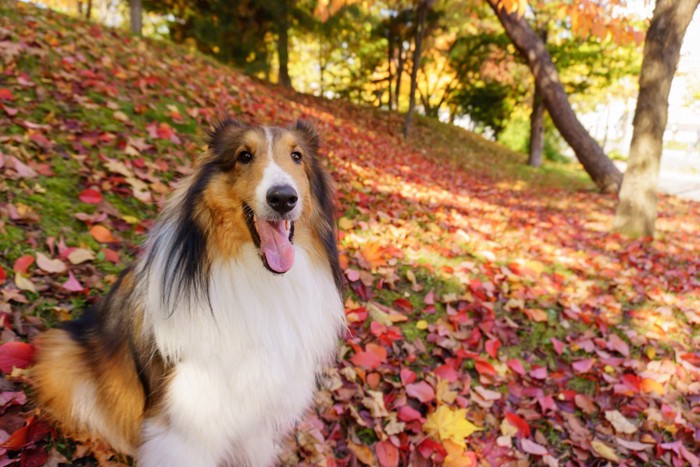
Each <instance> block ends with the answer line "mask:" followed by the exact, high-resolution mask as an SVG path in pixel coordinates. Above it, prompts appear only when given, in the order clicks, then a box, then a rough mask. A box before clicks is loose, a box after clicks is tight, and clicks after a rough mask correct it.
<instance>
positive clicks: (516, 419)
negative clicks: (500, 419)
mask: <svg viewBox="0 0 700 467" xmlns="http://www.w3.org/2000/svg"><path fill="white" fill-rule="evenodd" d="M505 416H506V419H507V420H508V423H510V424H511V425H513V426H514V427H516V428H517V429H518V435H519V436H522V437H523V438H529V437H530V425H529V424H528V423H527V422H526V421H525V419H524V418H522V417H521V416H520V415H518V414H514V413H513V412H505Z"/></svg>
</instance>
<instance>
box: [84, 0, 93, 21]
mask: <svg viewBox="0 0 700 467" xmlns="http://www.w3.org/2000/svg"><path fill="white" fill-rule="evenodd" d="M90 17H92V0H87V7H86V8H85V19H88V20H89V19H90Z"/></svg>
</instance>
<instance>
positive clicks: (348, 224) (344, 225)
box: [338, 217, 354, 230]
mask: <svg viewBox="0 0 700 467" xmlns="http://www.w3.org/2000/svg"><path fill="white" fill-rule="evenodd" d="M353 225H354V223H353V222H352V221H351V220H350V219H348V218H347V217H341V218H340V219H339V220H338V227H340V230H350V229H352V226H353Z"/></svg>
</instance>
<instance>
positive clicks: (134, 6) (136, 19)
mask: <svg viewBox="0 0 700 467" xmlns="http://www.w3.org/2000/svg"><path fill="white" fill-rule="evenodd" d="M142 18H143V9H142V7H141V0H129V19H130V24H131V32H132V33H134V34H136V35H137V36H140V35H141V31H142V29H143V24H142Z"/></svg>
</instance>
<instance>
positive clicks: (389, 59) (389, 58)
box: [386, 28, 394, 110]
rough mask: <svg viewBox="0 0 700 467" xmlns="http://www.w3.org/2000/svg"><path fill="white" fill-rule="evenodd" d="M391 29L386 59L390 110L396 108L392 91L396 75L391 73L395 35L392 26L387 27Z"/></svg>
mask: <svg viewBox="0 0 700 467" xmlns="http://www.w3.org/2000/svg"><path fill="white" fill-rule="evenodd" d="M387 30H388V31H389V34H387V36H388V37H387V41H388V45H387V57H386V58H387V60H386V67H387V69H388V70H389V86H388V88H389V110H394V109H393V105H394V96H393V95H392V92H391V87H392V86H393V84H394V76H393V75H392V73H391V62H392V61H393V59H394V35H393V34H392V33H391V28H387Z"/></svg>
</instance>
